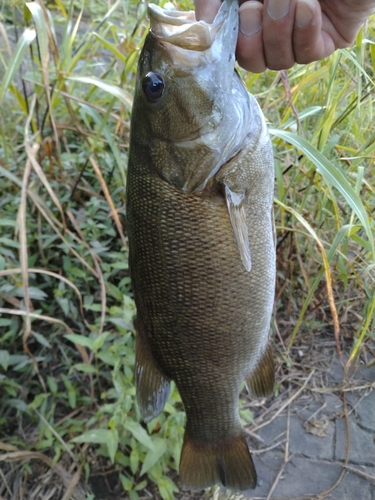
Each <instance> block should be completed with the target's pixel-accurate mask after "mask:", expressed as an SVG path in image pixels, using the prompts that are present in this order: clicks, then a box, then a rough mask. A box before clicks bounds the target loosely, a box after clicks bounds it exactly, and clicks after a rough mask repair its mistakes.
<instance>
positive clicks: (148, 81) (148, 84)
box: [142, 72, 165, 102]
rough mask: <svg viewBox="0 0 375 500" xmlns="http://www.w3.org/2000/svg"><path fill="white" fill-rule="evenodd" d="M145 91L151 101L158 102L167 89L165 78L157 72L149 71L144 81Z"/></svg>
mask: <svg viewBox="0 0 375 500" xmlns="http://www.w3.org/2000/svg"><path fill="white" fill-rule="evenodd" d="M142 88H143V92H144V94H145V96H146V98H147V100H148V101H150V102H157V101H158V100H159V99H160V98H161V97H162V95H163V94H164V90H165V82H164V79H163V78H162V77H161V76H160V75H157V74H156V73H152V72H150V73H147V75H146V76H145V77H144V79H143V83H142Z"/></svg>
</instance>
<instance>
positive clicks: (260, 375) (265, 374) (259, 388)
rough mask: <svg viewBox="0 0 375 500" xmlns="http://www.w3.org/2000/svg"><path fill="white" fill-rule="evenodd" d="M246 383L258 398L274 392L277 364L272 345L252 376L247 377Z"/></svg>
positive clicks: (268, 347)
mask: <svg viewBox="0 0 375 500" xmlns="http://www.w3.org/2000/svg"><path fill="white" fill-rule="evenodd" d="M246 384H247V387H248V389H249V391H250V392H251V394H252V395H253V396H256V397H258V398H260V397H266V396H271V394H272V393H273V388H274V385H275V366H274V364H273V359H272V348H271V346H270V345H268V346H267V349H266V351H265V353H264V354H263V356H262V357H261V358H260V360H259V362H258V365H257V367H256V368H255V370H254V371H253V372H252V374H251V375H250V377H249V378H247V379H246Z"/></svg>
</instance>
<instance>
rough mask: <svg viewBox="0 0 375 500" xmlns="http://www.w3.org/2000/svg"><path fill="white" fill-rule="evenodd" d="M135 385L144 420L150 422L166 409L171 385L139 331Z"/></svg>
mask: <svg viewBox="0 0 375 500" xmlns="http://www.w3.org/2000/svg"><path fill="white" fill-rule="evenodd" d="M135 384H136V392H137V403H138V406H139V409H140V411H141V416H142V420H144V421H145V422H149V421H150V420H152V419H153V418H155V417H157V416H158V415H159V413H160V412H161V411H162V409H163V408H164V405H165V403H166V402H167V399H168V397H169V392H170V383H169V379H168V377H166V376H165V375H164V373H163V372H162V371H161V370H160V368H159V367H158V365H157V363H156V361H155V359H154V356H153V354H152V352H151V350H150V348H149V345H148V342H147V340H146V339H145V338H144V335H143V334H142V331H141V330H138V331H137V335H136V341H135Z"/></svg>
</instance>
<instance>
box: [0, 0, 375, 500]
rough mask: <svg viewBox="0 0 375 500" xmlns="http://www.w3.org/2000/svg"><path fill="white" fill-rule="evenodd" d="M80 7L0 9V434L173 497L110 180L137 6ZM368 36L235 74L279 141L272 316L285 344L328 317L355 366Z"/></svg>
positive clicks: (371, 201)
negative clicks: (140, 366)
mask: <svg viewBox="0 0 375 500" xmlns="http://www.w3.org/2000/svg"><path fill="white" fill-rule="evenodd" d="M161 3H163V2H161ZM180 5H181V6H182V7H184V8H186V7H188V6H189V2H187V1H186V2H180ZM190 5H191V4H190ZM81 7H82V3H81V2H72V3H71V5H70V6H67V5H66V3H65V2H61V1H57V0H56V1H55V2H54V3H52V2H51V4H48V8H49V10H47V9H46V8H43V7H41V4H39V3H36V2H34V3H29V4H27V6H26V7H24V3H23V2H22V1H20V0H18V1H11V0H6V1H5V2H4V3H3V4H2V6H1V7H0V22H1V25H0V39H1V38H3V39H4V41H6V38H4V37H3V34H4V33H6V37H7V38H8V39H9V50H8V44H7V43H4V44H1V45H0V78H1V80H0V188H1V196H0V407H1V408H2V410H1V412H0V446H1V443H5V442H6V443H8V444H12V445H15V446H17V448H18V449H20V450H38V451H41V452H43V453H46V454H48V456H50V457H51V458H52V459H53V460H54V461H56V462H57V461H59V460H60V459H61V457H62V456H63V455H65V454H67V453H68V454H71V455H72V456H73V457H74V458H75V460H76V461H77V464H82V466H83V472H82V474H83V476H85V477H86V478H87V477H89V475H90V473H91V472H92V470H91V469H92V466H91V465H90V462H89V461H88V459H87V454H88V449H89V448H88V446H91V445H93V446H94V447H95V453H96V454H97V456H99V457H103V460H107V459H108V460H109V461H110V462H111V463H112V464H113V468H114V469H115V470H117V471H118V473H119V478H120V481H121V484H122V487H123V488H124V490H126V491H127V492H128V495H129V497H130V498H131V499H136V498H138V492H139V491H141V490H142V489H143V488H144V487H145V486H146V485H147V484H150V482H151V483H155V484H156V485H157V487H158V489H159V493H160V495H161V497H162V498H163V499H172V498H174V494H175V493H176V491H177V487H176V485H175V484H174V482H173V481H172V479H171V477H173V474H171V471H173V470H177V469H178V461H179V453H180V447H181V440H182V435H183V426H184V419H185V416H184V413H183V411H182V407H181V402H180V399H179V395H178V393H177V391H176V390H173V391H172V394H171V398H170V400H169V402H168V404H167V406H166V408H165V411H164V412H163V413H162V414H161V415H160V416H159V417H158V418H157V419H154V420H153V421H152V422H150V423H149V424H148V425H147V431H148V432H146V430H145V428H144V427H143V426H142V425H141V424H140V423H139V422H140V418H139V411H138V409H137V406H136V404H135V398H134V395H135V389H134V383H133V366H134V327H133V322H132V320H133V316H134V314H135V308H134V303H133V300H132V296H131V288H130V279H129V272H128V261H127V244H126V224H125V189H124V186H125V179H126V164H127V150H128V141H129V117H130V110H131V100H132V91H133V87H134V75H135V70H136V62H137V56H138V53H139V48H140V47H141V46H142V43H143V40H144V37H145V35H146V33H147V20H146V19H145V10H144V4H140V3H139V2H135V1H131V2H129V1H125V0H123V1H121V0H120V1H118V2H116V3H114V2H113V3H111V4H108V5H107V3H106V2H92V3H90V4H87V5H86V7H85V9H84V10H83V11H81V10H80V9H81ZM13 25H16V26H17V31H18V43H17V44H15V43H14V44H13V43H11V40H12V39H14V38H15V30H14V28H13ZM34 26H35V27H36V32H35V30H34ZM54 33H57V39H58V40H57V42H56V43H55V38H54ZM369 39H370V40H371V39H374V27H373V24H370V26H369V27H368V28H367V32H365V33H363V34H362V33H361V35H359V36H358V39H357V44H356V46H354V47H353V48H351V49H350V50H344V51H340V52H337V53H336V54H334V55H333V56H332V57H331V58H329V59H327V60H325V61H322V62H317V63H314V64H311V65H309V66H303V67H300V66H297V67H295V68H293V69H292V70H290V71H289V72H288V74H287V75H286V74H284V77H283V79H280V75H279V73H276V72H271V71H269V72H266V73H265V74H262V75H250V74H244V78H245V80H246V83H247V85H248V88H249V90H250V91H251V92H252V93H254V94H255V95H257V97H258V99H259V101H260V103H261V106H262V108H263V109H264V112H265V115H266V118H267V120H268V121H269V124H270V129H271V134H272V137H273V143H274V147H275V158H276V192H275V211H276V225H277V230H278V233H277V235H278V275H277V292H276V296H277V297H276V322H278V321H282V322H283V324H284V325H286V326H283V327H282V328H279V330H280V332H281V335H282V337H283V339H284V341H285V342H286V346H287V348H288V346H289V347H290V346H292V345H294V344H295V343H298V342H300V343H303V339H304V336H305V334H306V333H307V332H310V331H319V329H324V330H326V331H327V330H328V331H329V334H330V335H331V336H332V339H333V338H336V341H337V345H338V346H339V347H340V349H344V348H346V350H347V347H348V346H349V347H350V349H351V351H350V356H351V357H350V361H351V362H355V361H356V360H357V358H358V355H359V353H360V350H361V349H362V348H363V347H364V346H366V341H367V339H369V338H373V337H374V333H375V320H374V308H375V286H374V283H375V279H374V278H375V257H374V253H375V252H374V233H375V226H374V207H375V188H374V186H375V171H374V149H375V135H374V130H373V126H372V124H373V122H374V117H373V114H374V110H373V100H374V70H375V49H374V45H373V44H372V43H371V42H369V41H368V40H369ZM21 75H22V79H21ZM290 98H291V99H290ZM123 228H124V229H123ZM348 318H349V319H348ZM344 319H345V320H344ZM343 325H344V327H343ZM244 417H247V418H251V415H249V414H244ZM20 422H22V423H21V424H20ZM20 426H21V427H22V428H23V433H21V432H20ZM33 433H34V434H33ZM35 433H36V436H37V437H36V439H35ZM30 435H32V436H33V438H32V439H31V438H29V436H30ZM2 449H4V448H1V447H0V451H1V450H2Z"/></svg>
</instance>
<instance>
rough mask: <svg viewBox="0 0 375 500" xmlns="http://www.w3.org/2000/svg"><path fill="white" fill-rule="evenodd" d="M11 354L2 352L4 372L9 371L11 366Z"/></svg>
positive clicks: (0, 357)
mask: <svg viewBox="0 0 375 500" xmlns="http://www.w3.org/2000/svg"><path fill="white" fill-rule="evenodd" d="M9 358H10V356H9V352H8V351H5V350H0V366H1V367H2V368H3V370H4V371H7V369H8V366H9Z"/></svg>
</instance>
